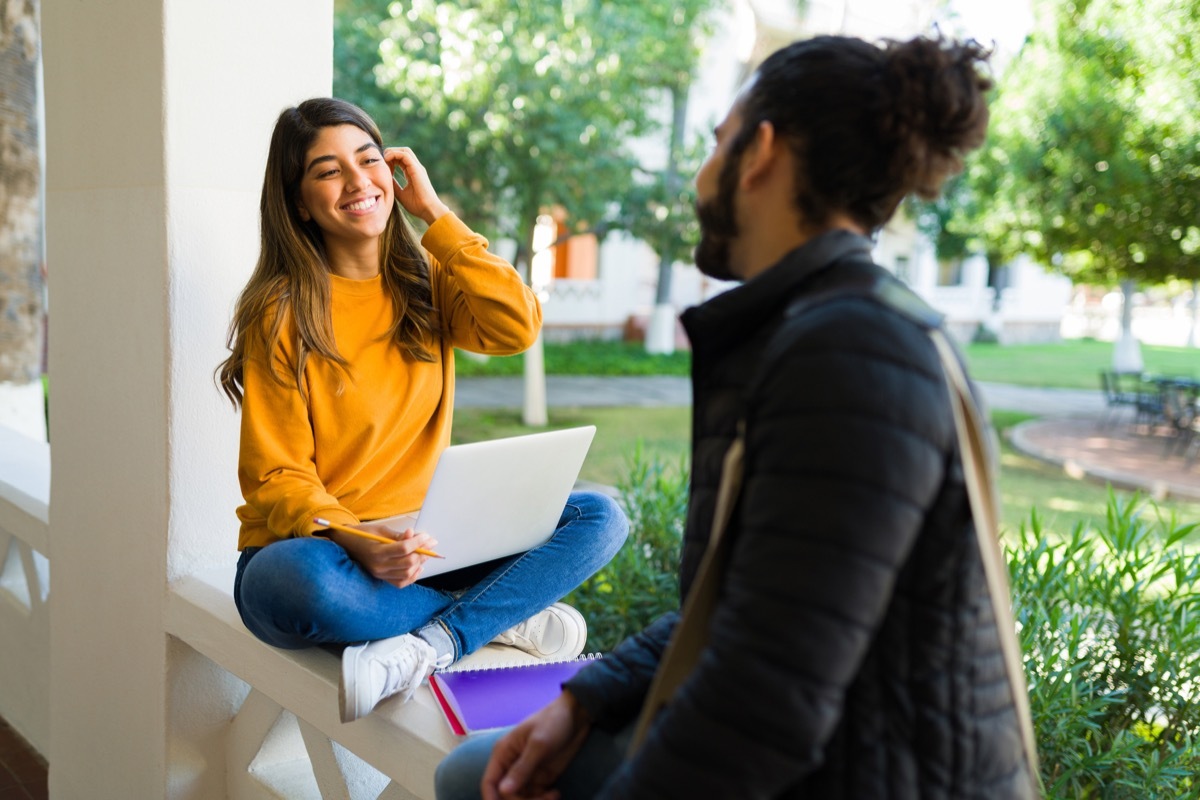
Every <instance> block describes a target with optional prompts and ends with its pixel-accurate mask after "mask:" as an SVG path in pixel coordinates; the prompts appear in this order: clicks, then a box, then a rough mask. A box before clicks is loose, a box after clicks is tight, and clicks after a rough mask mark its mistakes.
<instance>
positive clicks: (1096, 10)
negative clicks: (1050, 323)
mask: <svg viewBox="0 0 1200 800" xmlns="http://www.w3.org/2000/svg"><path fill="white" fill-rule="evenodd" d="M1197 37H1200V0H1075V1H1074V2H1072V0H1057V2H1055V3H1054V4H1053V5H1052V6H1050V7H1049V8H1048V9H1045V13H1044V14H1043V16H1042V18H1041V19H1040V21H1039V25H1038V28H1037V30H1036V31H1035V32H1034V33H1033V34H1032V35H1031V37H1030V39H1029V41H1028V42H1027V43H1026V45H1025V47H1024V48H1023V49H1022V50H1021V52H1020V53H1019V54H1018V56H1017V57H1016V58H1015V59H1014V61H1013V62H1012V64H1011V65H1010V67H1009V69H1008V70H1007V71H1006V73H1005V74H1004V75H1003V77H1002V79H1001V82H1000V88H999V97H998V99H997V101H996V102H995V103H994V104H993V117H992V119H993V123H992V129H991V134H990V136H989V141H988V144H987V146H986V147H985V148H984V150H983V152H982V153H981V155H980V157H979V158H978V159H977V160H976V161H975V162H974V163H973V164H972V166H971V169H970V173H969V180H970V184H971V194H972V196H973V198H974V203H975V204H977V205H976V207H975V208H974V209H972V208H971V207H970V206H969V205H968V207H966V208H964V209H963V212H964V214H965V216H966V217H968V218H970V217H971V216H972V212H974V214H975V215H976V216H975V219H974V220H973V222H975V223H976V224H977V226H978V228H977V229H978V230H979V233H980V234H981V236H982V239H983V240H984V241H985V242H986V243H987V247H988V249H989V250H991V251H994V252H996V253H998V254H1000V255H1002V256H1004V257H1012V256H1014V255H1016V254H1017V253H1021V252H1024V253H1027V254H1029V255H1031V256H1033V257H1034V258H1036V259H1038V260H1040V261H1041V262H1042V263H1045V264H1050V265H1053V266H1054V267H1055V268H1056V269H1058V270H1061V271H1062V272H1063V273H1064V274H1066V275H1068V276H1070V277H1072V278H1073V279H1075V280H1077V281H1082V282H1091V283H1108V284H1111V283H1114V282H1120V283H1121V285H1122V288H1123V290H1124V292H1125V308H1124V312H1123V315H1122V317H1123V326H1122V328H1123V333H1122V338H1121V339H1120V340H1119V341H1118V343H1117V348H1116V351H1115V355H1114V366H1115V367H1116V368H1117V369H1123V370H1129V371H1134V370H1139V369H1140V368H1141V357H1140V353H1139V352H1138V349H1137V344H1136V340H1134V339H1133V337H1132V333H1131V331H1130V319H1131V308H1130V298H1131V296H1132V293H1133V290H1134V288H1135V286H1136V284H1137V283H1138V282H1146V283H1160V282H1162V281H1164V280H1167V279H1169V278H1181V279H1188V280H1194V279H1196V278H1197V277H1200V220H1198V212H1200V125H1198V123H1197V118H1196V115H1195V114H1194V112H1193V108H1194V103H1195V97H1196V92H1197V90H1200V83H1198V80H1200V79H1198V78H1197V77H1196V73H1195V64H1196V62H1195V47H1196V44H1195V42H1196V39H1197Z"/></svg>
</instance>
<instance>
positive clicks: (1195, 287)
mask: <svg viewBox="0 0 1200 800" xmlns="http://www.w3.org/2000/svg"><path fill="white" fill-rule="evenodd" d="M1191 306H1192V324H1191V325H1189V326H1188V337H1187V346H1188V347H1195V346H1196V328H1197V327H1200V281H1192V302H1191Z"/></svg>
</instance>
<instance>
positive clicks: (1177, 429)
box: [1159, 379, 1198, 461]
mask: <svg viewBox="0 0 1200 800" xmlns="http://www.w3.org/2000/svg"><path fill="white" fill-rule="evenodd" d="M1159 386H1160V392H1161V394H1160V396H1161V399H1162V415H1163V417H1164V418H1165V420H1166V421H1167V423H1168V424H1169V426H1170V428H1169V431H1168V432H1169V433H1170V434H1171V436H1170V438H1168V439H1167V444H1166V447H1165V448H1164V450H1163V456H1164V457H1166V456H1169V455H1171V454H1172V453H1176V452H1181V453H1183V454H1184V455H1185V456H1186V457H1187V459H1188V460H1189V461H1191V460H1192V459H1193V458H1195V451H1194V448H1193V445H1194V443H1195V439H1196V401H1197V391H1198V389H1197V385H1196V383H1195V382H1194V381H1185V380H1179V381H1173V380H1169V379H1168V380H1162V381H1160V382H1159Z"/></svg>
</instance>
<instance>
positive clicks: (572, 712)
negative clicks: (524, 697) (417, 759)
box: [480, 692, 592, 800]
mask: <svg viewBox="0 0 1200 800" xmlns="http://www.w3.org/2000/svg"><path fill="white" fill-rule="evenodd" d="M591 728H592V722H591V719H590V718H589V717H588V715H587V712H586V711H584V709H583V707H582V706H580V705H579V703H578V702H577V701H576V700H575V697H574V695H572V694H571V693H570V692H563V693H562V694H560V695H559V696H558V697H557V698H555V699H554V701H553V702H552V703H550V705H548V706H546V707H545V708H543V709H542V710H541V711H539V712H537V713H536V714H534V715H533V716H531V717H529V718H528V719H526V720H525V721H524V722H522V723H521V724H520V725H518V726H517V727H515V728H513V729H512V730H511V731H509V732H508V734H507V735H505V736H504V738H503V739H501V740H500V741H498V742H496V746H495V748H493V749H492V758H491V760H490V761H488V765H487V769H486V770H485V771H484V773H483V783H482V785H481V786H480V791H481V792H482V793H483V800H557V798H558V796H559V793H558V790H557V789H555V788H554V784H555V783H556V782H557V781H558V777H559V776H560V775H562V773H563V770H565V769H566V768H567V765H568V764H570V763H571V759H573V758H574V757H575V754H576V753H578V752H579V748H580V747H582V746H583V742H584V740H585V739H586V738H587V735H588V732H589V731H590V730H591Z"/></svg>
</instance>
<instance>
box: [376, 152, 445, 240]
mask: <svg viewBox="0 0 1200 800" xmlns="http://www.w3.org/2000/svg"><path fill="white" fill-rule="evenodd" d="M383 157H384V159H385V160H386V161H387V164H388V166H389V167H391V168H392V169H393V170H396V169H399V170H400V171H401V172H403V173H404V186H401V185H400V181H395V184H396V199H397V200H399V201H400V205H402V206H404V210H405V211H407V212H408V213H410V214H412V215H413V216H414V217H419V218H420V219H422V220H423V221H424V222H425V224H426V225H432V224H433V223H434V222H435V221H436V220H437V219H438V217H440V216H442V215H443V214H447V213H449V212H450V209H449V208H447V207H446V204H445V203H443V202H442V201H441V200H439V199H438V196H437V192H435V191H434V189H433V184H431V183H430V182H429V173H427V172H426V171H425V167H423V166H422V165H421V162H420V161H418V160H417V156H416V154H415V153H413V151H412V148H409V147H389V148H388V149H386V150H384V151H383ZM393 180H394V179H393Z"/></svg>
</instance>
